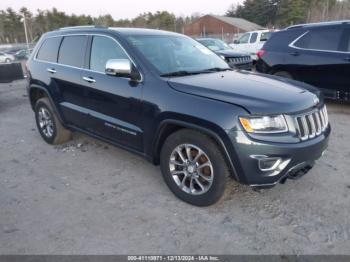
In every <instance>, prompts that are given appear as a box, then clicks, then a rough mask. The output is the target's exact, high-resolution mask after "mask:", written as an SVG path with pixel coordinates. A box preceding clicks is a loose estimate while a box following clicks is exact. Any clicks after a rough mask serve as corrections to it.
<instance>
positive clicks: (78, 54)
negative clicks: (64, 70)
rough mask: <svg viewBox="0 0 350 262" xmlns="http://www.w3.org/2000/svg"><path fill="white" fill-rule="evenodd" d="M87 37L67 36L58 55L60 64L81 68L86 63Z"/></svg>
mask: <svg viewBox="0 0 350 262" xmlns="http://www.w3.org/2000/svg"><path fill="white" fill-rule="evenodd" d="M87 38H88V37H87V36H84V35H77V36H66V37H64V38H63V41H62V44H61V47H60V51H59V54H58V63H59V64H63V65H69V66H74V67H79V68H81V67H82V66H83V63H84V57H85V48H86V43H87Z"/></svg>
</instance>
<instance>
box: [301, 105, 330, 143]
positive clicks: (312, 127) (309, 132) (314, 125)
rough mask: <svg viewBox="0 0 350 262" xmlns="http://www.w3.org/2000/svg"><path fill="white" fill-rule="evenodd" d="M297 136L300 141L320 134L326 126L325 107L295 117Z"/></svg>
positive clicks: (326, 115)
mask: <svg viewBox="0 0 350 262" xmlns="http://www.w3.org/2000/svg"><path fill="white" fill-rule="evenodd" d="M295 123H296V129H297V132H298V136H299V138H300V139H301V140H302V141H305V140H308V139H313V138H315V137H317V136H320V135H321V134H322V133H323V132H324V131H325V130H326V128H327V127H328V124H329V123H328V114H327V108H326V106H324V107H323V108H321V109H317V110H314V111H312V112H308V113H305V114H303V115H299V116H296V117H295Z"/></svg>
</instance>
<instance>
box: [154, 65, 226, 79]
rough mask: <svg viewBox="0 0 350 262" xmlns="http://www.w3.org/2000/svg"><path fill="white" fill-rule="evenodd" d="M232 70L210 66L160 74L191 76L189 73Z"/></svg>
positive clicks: (164, 75) (163, 75) (165, 75)
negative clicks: (196, 69) (195, 69)
mask: <svg viewBox="0 0 350 262" xmlns="http://www.w3.org/2000/svg"><path fill="white" fill-rule="evenodd" d="M228 70H230V71H232V68H221V67H213V68H208V69H204V70H200V71H185V70H181V71H175V72H170V73H165V74H162V75H160V76H162V77H170V76H189V75H198V74H208V73H213V72H223V71H228Z"/></svg>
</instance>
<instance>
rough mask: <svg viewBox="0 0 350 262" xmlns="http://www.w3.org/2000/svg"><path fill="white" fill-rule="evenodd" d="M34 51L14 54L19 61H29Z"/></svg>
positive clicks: (24, 50)
mask: <svg viewBox="0 0 350 262" xmlns="http://www.w3.org/2000/svg"><path fill="white" fill-rule="evenodd" d="M31 51H32V49H21V50H18V51H17V52H16V53H14V56H15V58H16V59H17V60H26V59H28V57H29V55H30V53H31Z"/></svg>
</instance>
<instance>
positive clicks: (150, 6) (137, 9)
mask: <svg viewBox="0 0 350 262" xmlns="http://www.w3.org/2000/svg"><path fill="white" fill-rule="evenodd" d="M240 2H243V0H217V1H213V0H171V1H169V0H144V1H142V0H84V1H81V0H54V1H49V0H1V1H0V10H1V9H6V8H8V7H12V8H13V9H14V10H16V11H17V10H19V9H20V8H21V7H22V6H25V7H27V8H28V9H29V10H31V11H32V12H35V10H37V9H51V8H53V7H56V8H57V9H58V10H60V11H64V12H66V13H68V14H72V13H74V14H77V15H80V14H85V15H92V16H99V15H105V14H111V15H112V16H113V18H114V19H115V20H117V19H121V18H134V17H136V16H137V15H139V14H140V13H144V12H155V11H168V12H171V13H174V14H175V15H181V16H182V15H191V14H193V13H200V14H208V13H210V14H218V15H223V14H225V12H226V10H227V9H228V8H229V7H230V6H231V5H232V4H237V3H240Z"/></svg>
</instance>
